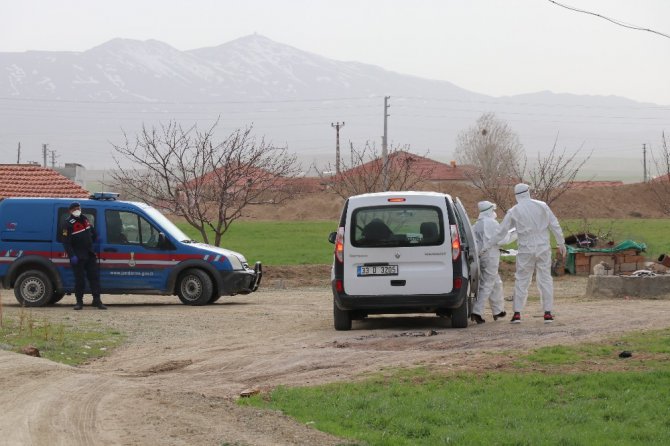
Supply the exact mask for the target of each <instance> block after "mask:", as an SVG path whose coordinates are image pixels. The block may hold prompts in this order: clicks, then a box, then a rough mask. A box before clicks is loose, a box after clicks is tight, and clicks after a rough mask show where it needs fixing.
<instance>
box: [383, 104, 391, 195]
mask: <svg viewBox="0 0 670 446" xmlns="http://www.w3.org/2000/svg"><path fill="white" fill-rule="evenodd" d="M389 99H391V96H384V136H382V163H383V164H382V178H383V181H384V191H387V190H388V188H389V172H388V170H389V169H388V167H389V166H388V143H387V142H388V117H389V116H390V115H389V114H388V109H389V107H390V105H389V103H388V100H389Z"/></svg>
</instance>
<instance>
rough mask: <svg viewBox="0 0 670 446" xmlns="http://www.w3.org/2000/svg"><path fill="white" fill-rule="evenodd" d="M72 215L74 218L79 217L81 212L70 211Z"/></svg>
mask: <svg viewBox="0 0 670 446" xmlns="http://www.w3.org/2000/svg"><path fill="white" fill-rule="evenodd" d="M72 215H73V216H74V217H79V216H80V215H81V211H80V210H76V211H72Z"/></svg>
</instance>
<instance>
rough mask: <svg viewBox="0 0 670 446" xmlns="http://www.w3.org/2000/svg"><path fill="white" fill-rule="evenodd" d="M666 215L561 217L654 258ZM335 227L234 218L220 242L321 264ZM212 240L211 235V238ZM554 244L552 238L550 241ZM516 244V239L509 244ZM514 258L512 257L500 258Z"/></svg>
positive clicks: (569, 228)
mask: <svg viewBox="0 0 670 446" xmlns="http://www.w3.org/2000/svg"><path fill="white" fill-rule="evenodd" d="M668 221H669V220H668V219H661V218H659V219H626V220H611V219H603V218H599V219H589V220H588V222H587V224H585V223H584V221H583V220H562V221H561V226H562V227H563V231H564V233H565V235H566V236H567V235H569V234H571V233H574V232H583V231H584V230H589V231H591V232H594V233H604V232H611V235H612V237H613V239H614V240H615V241H616V242H621V241H623V240H626V239H631V240H635V241H636V242H642V243H646V244H647V252H646V253H645V255H646V256H647V257H648V258H650V259H657V258H658V256H659V255H661V254H665V253H670V237H668ZM178 226H179V227H180V229H181V230H182V231H184V232H185V233H186V234H187V235H188V236H189V237H191V238H193V239H194V240H200V241H202V237H200V234H199V233H197V232H196V231H195V230H194V229H193V228H192V227H190V226H189V225H188V224H186V223H178ZM336 229H337V222H336V221H332V222H329V221H239V220H238V221H236V222H235V223H233V225H232V226H231V227H230V229H229V230H228V231H227V232H226V233H225V234H224V236H223V242H222V246H223V247H225V248H228V249H232V250H233V251H238V252H241V253H242V254H244V255H245V256H246V258H247V260H248V261H249V262H250V263H253V262H255V261H257V260H260V261H262V262H263V263H264V264H267V265H323V264H328V263H331V262H332V259H333V245H332V244H330V243H328V234H330V233H331V232H332V231H335V230H336ZM211 240H213V237H212V239H211ZM552 243H554V244H555V242H552ZM508 246H509V247H510V248H516V243H512V244H510V245H508ZM503 261H507V262H514V258H509V257H508V258H503Z"/></svg>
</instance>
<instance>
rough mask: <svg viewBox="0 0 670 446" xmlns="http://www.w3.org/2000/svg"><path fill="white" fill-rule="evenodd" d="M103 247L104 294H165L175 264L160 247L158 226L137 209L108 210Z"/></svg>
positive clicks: (102, 240)
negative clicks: (133, 292) (133, 291)
mask: <svg viewBox="0 0 670 446" xmlns="http://www.w3.org/2000/svg"><path fill="white" fill-rule="evenodd" d="M104 221H105V224H104V231H103V234H102V236H101V243H100V285H101V287H102V289H103V292H105V290H106V292H123V291H131V290H137V291H141V290H152V291H163V290H164V289H165V288H166V282H167V275H168V273H169V270H170V268H171V267H172V266H173V265H174V264H176V261H174V260H173V259H171V254H170V252H169V251H168V250H165V249H162V248H161V247H159V240H160V239H159V234H160V231H159V229H158V226H157V225H156V224H154V223H153V222H152V221H150V220H149V219H148V218H147V217H146V216H145V215H143V214H141V213H140V212H138V211H137V210H134V209H116V208H107V209H105V211H104Z"/></svg>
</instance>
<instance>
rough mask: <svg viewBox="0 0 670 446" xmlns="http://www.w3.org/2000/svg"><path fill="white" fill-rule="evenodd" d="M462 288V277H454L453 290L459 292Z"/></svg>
mask: <svg viewBox="0 0 670 446" xmlns="http://www.w3.org/2000/svg"><path fill="white" fill-rule="evenodd" d="M462 286H463V278H462V277H454V289H455V290H460V289H461V287H462Z"/></svg>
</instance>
